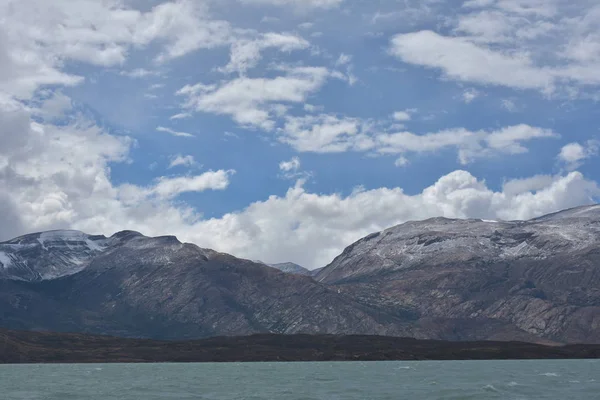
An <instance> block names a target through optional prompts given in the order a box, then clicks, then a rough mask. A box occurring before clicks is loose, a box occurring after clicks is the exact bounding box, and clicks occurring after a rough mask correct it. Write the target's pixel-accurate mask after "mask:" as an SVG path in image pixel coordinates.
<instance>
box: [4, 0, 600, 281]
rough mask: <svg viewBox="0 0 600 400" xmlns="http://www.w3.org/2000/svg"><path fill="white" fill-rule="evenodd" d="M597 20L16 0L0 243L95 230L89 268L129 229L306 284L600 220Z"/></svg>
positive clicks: (351, 2) (405, 5)
mask: <svg viewBox="0 0 600 400" xmlns="http://www.w3.org/2000/svg"><path fill="white" fill-rule="evenodd" d="M599 18H600V5H598V4H597V2H596V1H591V0H582V1H577V2H573V1H566V0H545V1H540V0H468V1H452V2H444V1H437V0H426V1H423V0H419V1H417V0H406V1H391V0H390V1H362V0H219V1H216V0H193V1H192V0H180V1H141V0H55V1H51V2H49V1H46V0H22V1H11V0H0V22H1V23H0V241H7V240H10V239H12V238H15V237H19V236H21V235H25V234H29V233H31V232H42V231H50V230H56V229H60V230H78V231H83V232H86V233H87V234H90V235H93V236H89V237H88V236H87V235H86V236H85V237H83V236H82V237H81V238H79V239H77V240H74V241H75V242H77V243H78V246H80V247H78V248H77V249H75V250H77V251H76V252H77V254H78V256H77V257H84V258H85V257H92V256H94V255H95V254H96V252H98V251H100V250H101V249H102V248H104V246H108V245H109V243H107V242H106V240H108V239H106V238H110V237H111V235H113V234H114V233H115V232H119V231H123V230H134V231H140V232H143V233H144V234H145V235H148V236H163V235H177V237H178V238H179V239H181V240H182V241H185V242H190V243H194V244H197V245H198V246H200V247H201V248H210V249H215V250H216V251H218V252H223V253H230V254H234V255H235V256H238V257H242V258H245V259H249V260H261V261H262V262H264V263H267V264H280V263H294V264H298V265H301V266H303V267H306V268H308V269H309V270H312V269H316V268H319V267H323V266H325V265H327V264H328V263H330V262H331V261H332V260H333V258H334V257H335V256H337V255H338V254H340V253H341V252H342V250H343V249H344V248H345V246H347V245H348V244H350V243H353V242H355V241H357V240H359V239H360V238H362V237H364V236H366V235H368V234H370V233H372V232H377V231H381V230H384V229H386V228H389V227H391V226H395V225H398V224H401V223H404V222H407V221H411V220H422V219H427V218H433V217H446V218H472V219H482V220H489V221H511V220H526V219H530V218H535V217H538V216H541V215H544V214H548V213H552V212H555V211H558V210H561V209H566V208H570V207H575V206H580V205H587V204H593V203H596V202H597V201H598V198H599V197H600V188H599V187H598V184H597V182H598V180H599V179H600V172H598V171H600V168H599V167H600V162H599V159H598V151H599V147H600V142H599V140H600V132H599V131H598V128H599V126H600V124H599V122H600V111H599V110H600V108H598V106H597V100H598V98H597V96H598V89H599V86H600V25H599V24H598V20H599ZM95 235H106V238H105V239H102V238H100V236H95ZM80 239H81V240H80ZM61 246H62V244H61ZM78 249H79V250H78ZM81 249H83V252H81V251H80V250H81ZM67 250H69V249H67ZM71 250H72V251H75V250H73V249H71ZM71 250H69V251H71ZM61 251H63V250H61ZM69 251H67V252H66V253H61V254H67V255H66V256H65V257H67V258H68V257H71V256H69V255H68V254H70V253H69ZM7 254H8V253H7ZM11 254H12V253H11ZM81 254H83V255H81ZM86 260H87V258H86V259H85V260H83V259H79V258H77V259H74V258H69V259H68V260H66V261H65V263H66V264H65V265H67V264H68V265H67V266H65V265H62V264H61V266H59V267H57V268H58V269H55V270H43V271H41V272H40V271H38V270H37V269H35V272H33V273H34V274H35V273H39V274H41V275H40V276H30V277H29V278H36V277H37V278H40V279H41V278H43V277H44V276H50V277H52V276H55V275H61V274H62V273H63V272H64V271H63V270H62V269H61V268H63V267H64V268H67V270H68V271H71V270H72V268H75V269H77V268H78V267H77V265H81V263H83V262H86ZM5 261H6V260H5ZM10 262H11V263H16V262H17V261H15V260H13V259H11V260H10ZM23 268H25V270H23V271H30V270H28V269H27V268H29V267H26V266H25V267H23ZM0 272H1V271H0ZM44 274H47V275H44Z"/></svg>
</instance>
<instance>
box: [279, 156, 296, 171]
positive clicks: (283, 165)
mask: <svg viewBox="0 0 600 400" xmlns="http://www.w3.org/2000/svg"><path fill="white" fill-rule="evenodd" d="M298 169H300V159H299V158H298V157H292V159H291V160H289V161H282V162H280V163H279V170H281V171H282V172H297V171H298Z"/></svg>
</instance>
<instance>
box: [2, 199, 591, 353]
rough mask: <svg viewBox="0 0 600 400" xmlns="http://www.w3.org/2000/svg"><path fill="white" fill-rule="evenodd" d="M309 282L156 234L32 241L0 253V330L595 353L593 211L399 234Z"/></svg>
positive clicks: (409, 226)
mask: <svg viewBox="0 0 600 400" xmlns="http://www.w3.org/2000/svg"><path fill="white" fill-rule="evenodd" d="M280 267H281V266H280ZM282 269H286V268H282ZM312 274H314V275H313V276H312V277H311V276H305V275H306V274H298V273H295V272H294V273H283V272H281V271H279V270H277V269H276V268H271V267H269V266H266V265H264V264H261V263H255V262H252V261H248V260H241V259H238V258H235V257H233V256H230V255H227V254H221V253H217V252H215V251H212V250H207V249H201V248H199V247H197V246H195V245H192V244H185V243H181V242H179V241H178V240H177V239H176V238H175V237H169V236H167V237H158V238H149V237H145V236H143V235H141V234H139V233H137V232H130V231H125V232H120V233H118V234H115V235H113V236H111V237H108V238H107V237H104V236H90V235H86V234H84V233H81V232H76V231H55V232H46V233H39V234H32V235H26V236H23V237H20V238H16V239H13V240H10V241H8V242H5V243H0V326H1V327H6V328H10V329H21V330H52V331H61V332H85V333H95V334H109V335H114V336H124V337H142V338H155V339H190V338H202V337H208V336H220V335H246V334H252V333H284V334H293V333H311V334H316V333H335V334H376V335H395V336H411V337H415V338H420V339H443V340H519V341H531V342H538V343H547V344H550V343H579V342H585V343H600V206H590V207H581V208H577V209H572V210H566V211H563V212H560V213H556V214H552V215H548V216H545V217H542V218H537V219H534V220H531V221H513V222H506V221H482V220H451V219H445V218H434V219H430V220H426V221H421V222H409V223H406V224H403V225H400V226H397V227H393V228H390V229H388V230H385V231H383V232H380V233H376V234H373V235H369V236H368V237H366V238H364V239H362V240H360V241H358V242H356V243H354V244H353V245H351V246H349V247H348V248H347V249H346V250H345V251H344V252H343V253H342V254H341V255H340V256H338V257H337V258H336V259H335V260H334V261H333V262H332V263H331V264H330V265H328V266H326V267H325V268H323V269H321V270H319V271H317V272H316V273H315V272H312Z"/></svg>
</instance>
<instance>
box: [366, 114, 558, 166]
mask: <svg viewBox="0 0 600 400" xmlns="http://www.w3.org/2000/svg"><path fill="white" fill-rule="evenodd" d="M557 137H559V135H558V134H557V133H555V132H553V131H551V130H548V129H543V128H538V127H532V126H529V125H525V124H521V125H515V126H509V127H506V128H502V129H499V130H496V131H492V132H487V131H476V132H472V131H469V130H467V129H464V128H457V129H449V130H444V131H440V132H435V133H427V134H424V135H416V134H414V133H411V132H398V133H390V134H380V135H378V136H377V137H376V146H377V150H378V151H379V152H380V153H385V154H398V153H400V154H401V153H410V152H415V153H426V152H435V151H439V150H442V149H445V148H449V147H454V148H456V149H457V150H458V158H459V161H460V163H461V164H468V163H470V162H471V161H473V160H474V159H477V158H481V157H490V156H494V155H496V154H521V153H526V152H528V149H527V147H525V146H524V144H523V143H524V142H527V141H530V140H533V139H537V138H557Z"/></svg>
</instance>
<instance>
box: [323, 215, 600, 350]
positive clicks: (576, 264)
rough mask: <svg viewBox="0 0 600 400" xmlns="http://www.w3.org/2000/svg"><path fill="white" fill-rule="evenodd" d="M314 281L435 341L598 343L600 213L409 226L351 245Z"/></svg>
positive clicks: (436, 221) (442, 220)
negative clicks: (482, 337) (483, 338)
mask: <svg viewBox="0 0 600 400" xmlns="http://www.w3.org/2000/svg"><path fill="white" fill-rule="evenodd" d="M316 280H318V281H319V282H322V283H327V284H328V285H331V286H333V287H336V288H338V289H339V290H340V291H341V292H342V293H345V294H347V295H349V296H352V297H354V298H357V299H359V301H361V302H363V303H364V304H368V305H370V306H372V307H376V308H379V309H382V310H385V311H386V312H388V313H392V314H396V315H398V316H400V315H405V316H407V317H409V318H412V320H413V326H419V327H420V328H421V329H427V327H431V329H430V332H431V333H432V335H434V337H438V338H444V339H472V338H473V335H475V336H477V335H479V334H481V333H482V331H484V332H485V331H487V330H488V329H486V326H487V327H492V326H493V327H494V328H493V329H492V330H491V331H489V333H490V336H489V337H488V338H490V339H494V338H495V339H502V340H506V339H509V338H514V337H515V335H521V337H522V338H523V336H522V335H525V334H529V335H532V336H535V337H538V338H542V339H544V340H549V341H556V342H594V343H600V206H590V207H581V208H577V209H572V210H566V211H563V212H559V213H556V214H552V215H548V216H544V217H542V218H537V219H534V220H531V221H526V222H524V221H515V222H503V221H482V220H452V219H446V218H433V219H430V220H427V221H422V222H409V223H406V224H403V225H400V226H396V227H393V228H390V229H388V230H385V231H383V232H380V233H376V234H373V235H370V236H368V237H366V238H364V239H362V240H360V241H358V242H357V243H354V244H353V245H351V246H350V247H348V248H347V249H346V250H345V251H344V252H343V254H341V255H340V256H339V257H337V258H336V259H335V260H334V261H333V262H332V263H331V264H330V265H329V266H327V267H326V268H324V269H323V270H322V271H320V272H319V273H318V275H317V276H316ZM519 332H520V333H519Z"/></svg>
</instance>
